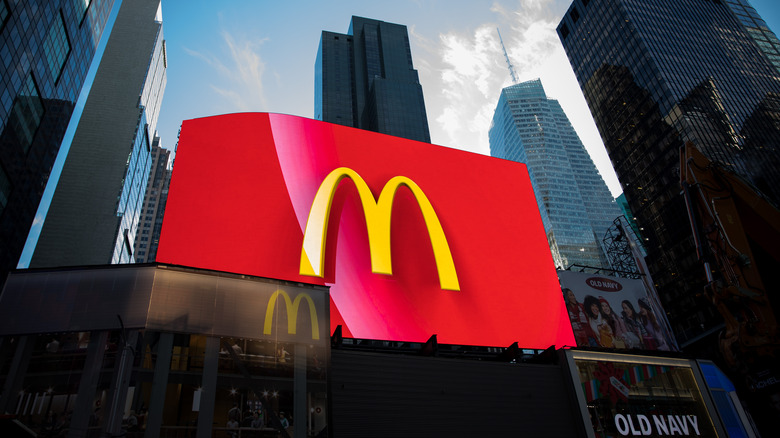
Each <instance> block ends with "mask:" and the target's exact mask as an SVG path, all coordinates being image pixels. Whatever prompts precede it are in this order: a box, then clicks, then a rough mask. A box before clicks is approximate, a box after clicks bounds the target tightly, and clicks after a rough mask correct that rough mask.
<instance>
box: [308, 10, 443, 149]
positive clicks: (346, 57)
mask: <svg viewBox="0 0 780 438" xmlns="http://www.w3.org/2000/svg"><path fill="white" fill-rule="evenodd" d="M314 69H315V73H314V118H315V119H317V120H322V121H325V122H330V123H338V124H339V125H345V126H352V127H354V128H360V129H366V130H369V131H374V132H380V133H382V134H389V135H394V136H396V137H403V138H408V139H411V140H418V141H424V142H426V143H430V141H431V135H430V132H429V130H428V116H427V114H426V112H425V101H424V100H423V92H422V86H421V85H420V80H419V78H418V76H417V70H415V69H414V67H413V65H412V52H411V49H410V46H409V35H408V34H407V31H406V26H403V25H400V24H393V23H385V22H384V21H379V20H372V19H368V18H362V17H354V16H353V17H352V21H351V22H350V25H349V32H348V33H347V34H346V35H344V34H339V33H334V32H327V31H323V32H322V37H321V39H320V47H319V50H318V51H317V60H316V62H315V67H314Z"/></svg>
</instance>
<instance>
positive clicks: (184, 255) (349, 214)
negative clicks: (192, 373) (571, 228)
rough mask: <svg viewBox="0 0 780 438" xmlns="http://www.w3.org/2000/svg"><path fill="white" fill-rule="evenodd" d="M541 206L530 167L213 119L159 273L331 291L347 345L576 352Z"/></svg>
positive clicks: (178, 205)
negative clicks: (373, 342) (180, 268)
mask: <svg viewBox="0 0 780 438" xmlns="http://www.w3.org/2000/svg"><path fill="white" fill-rule="evenodd" d="M536 205H537V204H536V201H535V199H534V196H533V191H532V189H531V184H530V180H529V178H528V173H527V171H526V168H525V166H524V165H522V164H518V163H514V162H510V161H505V160H499V159H495V158H490V157H486V156H482V155H477V154H472V153H468V152H463V151H458V150H454V149H449V148H445V147H441V146H435V145H431V144H428V143H421V142H417V141H412V140H406V139H401V138H397V137H392V136H388V135H383V134H377V133H374V132H369V131H362V130H358V129H353V128H348V127H344V126H339V125H334V124H329V123H324V122H319V121H315V120H310V119H305V118H300V117H293V116H285V115H278V114H267V113H243V114H231V115H224V116H214V117H207V118H202V119H195V120H187V121H185V122H184V123H183V124H182V129H181V135H180V138H179V144H178V148H177V154H176V166H175V169H174V172H173V178H172V181H171V187H170V192H169V197H168V202H167V206H166V214H165V220H164V223H163V231H162V236H161V239H160V244H159V249H158V254H157V261H159V262H163V263H174V264H180V265H186V266H192V267H198V268H204V269H212V270H219V271H228V272H235V273H240V274H247V275H254V276H261V277H269V278H277V279H282V280H288V281H296V282H304V283H313V284H320V285H328V286H330V296H331V312H330V315H331V318H330V319H331V330H333V329H334V328H335V327H336V326H337V325H342V329H343V334H344V336H348V337H357V338H368V339H385V340H399V341H409V342H424V341H425V340H427V339H428V338H429V337H430V336H431V335H434V334H436V335H438V340H439V342H442V343H452V344H467V345H498V346H504V345H509V344H511V343H512V342H519V343H520V345H522V346H523V347H527V348H547V347H549V346H551V345H555V346H558V347H560V346H563V345H574V337H573V334H572V329H571V325H570V323H569V318H568V315H567V312H566V309H565V306H564V303H563V300H562V299H561V292H560V286H559V285H558V279H557V276H556V272H555V268H554V265H553V261H552V258H551V255H550V250H549V247H548V245H547V239H546V236H545V233H544V230H543V227H542V222H541V219H540V217H539V212H538V210H537V207H536ZM283 298H284V297H283ZM295 304H298V303H292V302H291V303H288V304H287V305H288V307H290V308H293V309H295V308H296V307H297V306H295ZM305 309H306V306H301V311H305ZM261 319H262V315H258V321H260V320H261Z"/></svg>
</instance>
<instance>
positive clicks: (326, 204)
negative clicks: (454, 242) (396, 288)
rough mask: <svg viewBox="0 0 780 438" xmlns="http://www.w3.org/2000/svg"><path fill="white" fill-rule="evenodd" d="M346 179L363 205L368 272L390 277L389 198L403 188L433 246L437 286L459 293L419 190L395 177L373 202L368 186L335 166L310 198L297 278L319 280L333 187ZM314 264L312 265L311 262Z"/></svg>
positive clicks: (447, 252) (437, 225)
mask: <svg viewBox="0 0 780 438" xmlns="http://www.w3.org/2000/svg"><path fill="white" fill-rule="evenodd" d="M344 178H349V179H351V180H352V182H354V183H355V186H356V187H357V191H358V195H359V196H360V201H361V204H362V206H363V213H364V215H365V218H366V227H367V229H368V245H369V251H370V253H371V271H372V272H374V273H376V274H387V275H392V274H393V266H392V261H391V256H390V217H391V213H392V208H393V199H394V198H395V193H396V191H398V188H399V187H400V186H406V187H408V188H409V189H410V190H411V191H412V194H413V195H414V197H415V199H416V200H417V204H418V205H419V206H420V211H421V212H422V214H423V219H424V220H425V225H426V227H427V228H428V236H429V237H430V240H431V246H432V247H433V256H434V259H435V260H436V269H437V270H438V273H439V284H440V285H441V288H442V289H445V290H460V284H459V283H458V275H457V273H456V272H455V264H454V263H453V261H452V253H451V252H450V246H449V244H448V243H447V238H446V237H445V235H444V230H442V227H441V223H440V222H439V218H438V216H436V212H435V211H434V210H433V206H432V205H431V202H430V201H429V200H428V197H427V196H425V193H423V191H422V189H420V187H419V186H418V185H417V184H416V183H415V182H414V181H412V180H411V179H409V178H407V177H405V176H396V177H394V178H392V179H390V181H388V182H387V183H386V184H385V186H384V187H383V188H382V192H381V193H380V194H379V199H378V200H375V199H374V195H373V194H372V193H371V189H369V187H368V184H366V182H365V181H364V180H363V178H362V177H361V176H360V175H358V173H357V172H355V171H354V170H352V169H349V168H347V167H339V168H338V169H336V170H334V171H332V172H331V173H329V174H328V176H326V177H325V179H324V180H323V181H322V184H320V188H319V189H318V190H317V194H316V195H315V196H314V202H312V205H311V210H310V211H309V218H308V220H307V221H306V231H305V232H304V235H303V247H302V248H301V264H300V273H301V275H308V276H312V277H322V276H323V275H324V273H323V272H324V268H325V252H324V248H325V237H326V234H327V230H328V219H329V216H330V208H331V204H332V203H333V196H334V194H335V192H336V187H337V186H338V184H339V182H341V180H342V179H344ZM312 260H313V261H315V263H312V262H311V261H312Z"/></svg>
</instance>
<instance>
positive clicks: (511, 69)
mask: <svg viewBox="0 0 780 438" xmlns="http://www.w3.org/2000/svg"><path fill="white" fill-rule="evenodd" d="M496 31H497V32H498V40H499V41H501V48H502V49H503V50H504V58H506V65H508V66H509V76H511V77H512V83H513V84H517V75H516V74H515V66H513V65H512V61H510V60H509V54H508V53H506V46H504V39H503V38H501V31H500V30H498V28H496Z"/></svg>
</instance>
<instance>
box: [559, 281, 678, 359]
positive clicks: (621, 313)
mask: <svg viewBox="0 0 780 438" xmlns="http://www.w3.org/2000/svg"><path fill="white" fill-rule="evenodd" d="M558 278H559V279H560V282H561V288H562V289H563V291H562V292H563V299H564V301H565V303H566V310H567V312H568V315H569V319H570V321H571V325H572V330H573V331H574V338H575V340H576V342H577V346H578V347H603V348H617V349H640V350H665V351H671V350H676V348H675V345H676V344H675V343H674V342H673V338H672V335H671V331H670V330H669V329H668V327H667V326H666V324H665V319H663V318H661V317H660V316H659V315H662V309H660V308H658V306H657V305H655V303H654V302H653V300H651V299H650V296H649V295H648V293H647V289H646V288H645V285H644V283H643V282H642V281H641V280H637V279H631V278H620V277H610V276H605V275H598V274H589V273H586V272H572V271H558Z"/></svg>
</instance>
